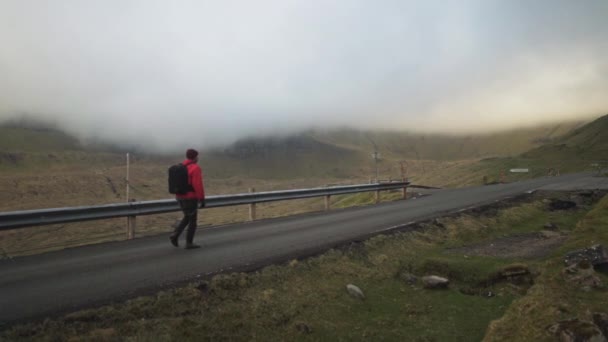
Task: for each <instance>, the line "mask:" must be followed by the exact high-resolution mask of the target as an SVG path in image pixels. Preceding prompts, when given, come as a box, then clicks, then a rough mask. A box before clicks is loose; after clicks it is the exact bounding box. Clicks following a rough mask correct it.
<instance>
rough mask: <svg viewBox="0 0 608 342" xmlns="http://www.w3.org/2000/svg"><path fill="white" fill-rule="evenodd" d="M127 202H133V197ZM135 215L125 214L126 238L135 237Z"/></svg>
mask: <svg viewBox="0 0 608 342" xmlns="http://www.w3.org/2000/svg"><path fill="white" fill-rule="evenodd" d="M129 202H135V198H132V199H130V200H129ZM136 217H137V216H127V240H132V239H134V238H135V227H136V226H137V221H136V220H135V218H136Z"/></svg>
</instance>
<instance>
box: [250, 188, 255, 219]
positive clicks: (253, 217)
mask: <svg viewBox="0 0 608 342" xmlns="http://www.w3.org/2000/svg"><path fill="white" fill-rule="evenodd" d="M249 192H251V193H253V192H255V188H249ZM249 221H255V203H251V204H249Z"/></svg>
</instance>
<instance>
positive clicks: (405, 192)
mask: <svg viewBox="0 0 608 342" xmlns="http://www.w3.org/2000/svg"><path fill="white" fill-rule="evenodd" d="M403 199H404V200H406V199H407V186H404V187H403Z"/></svg>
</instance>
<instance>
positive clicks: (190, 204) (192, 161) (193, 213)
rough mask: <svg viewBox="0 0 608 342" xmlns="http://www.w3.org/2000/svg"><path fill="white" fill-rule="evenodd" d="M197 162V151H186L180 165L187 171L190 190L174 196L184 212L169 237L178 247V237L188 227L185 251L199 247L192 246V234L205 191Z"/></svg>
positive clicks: (203, 201)
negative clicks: (184, 158)
mask: <svg viewBox="0 0 608 342" xmlns="http://www.w3.org/2000/svg"><path fill="white" fill-rule="evenodd" d="M197 162H198V151H196V150H193V149H188V151H186V160H184V162H183V163H182V164H183V165H184V166H186V168H187V169H188V184H189V186H190V189H189V191H188V192H186V193H185V194H176V195H175V198H176V199H177V201H178V202H179V206H180V207H181V209H182V211H183V212H184V218H183V219H182V221H181V222H180V223H179V225H177V227H175V231H173V234H171V236H170V237H169V239H170V240H171V244H173V246H175V247H178V246H179V244H178V242H177V241H178V238H179V235H180V234H181V233H182V232H183V231H184V228H186V226H188V232H187V233H186V249H195V248H200V246H199V245H195V244H194V233H195V232H196V220H197V214H198V213H197V211H198V208H199V207H200V208H203V207H204V206H205V189H204V187H203V173H202V171H201V168H200V166H198V164H197Z"/></svg>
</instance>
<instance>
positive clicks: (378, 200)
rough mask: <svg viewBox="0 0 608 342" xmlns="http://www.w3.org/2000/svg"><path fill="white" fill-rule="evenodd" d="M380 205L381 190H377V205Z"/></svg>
mask: <svg viewBox="0 0 608 342" xmlns="http://www.w3.org/2000/svg"><path fill="white" fill-rule="evenodd" d="M378 203H380V190H376V204H378Z"/></svg>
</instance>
